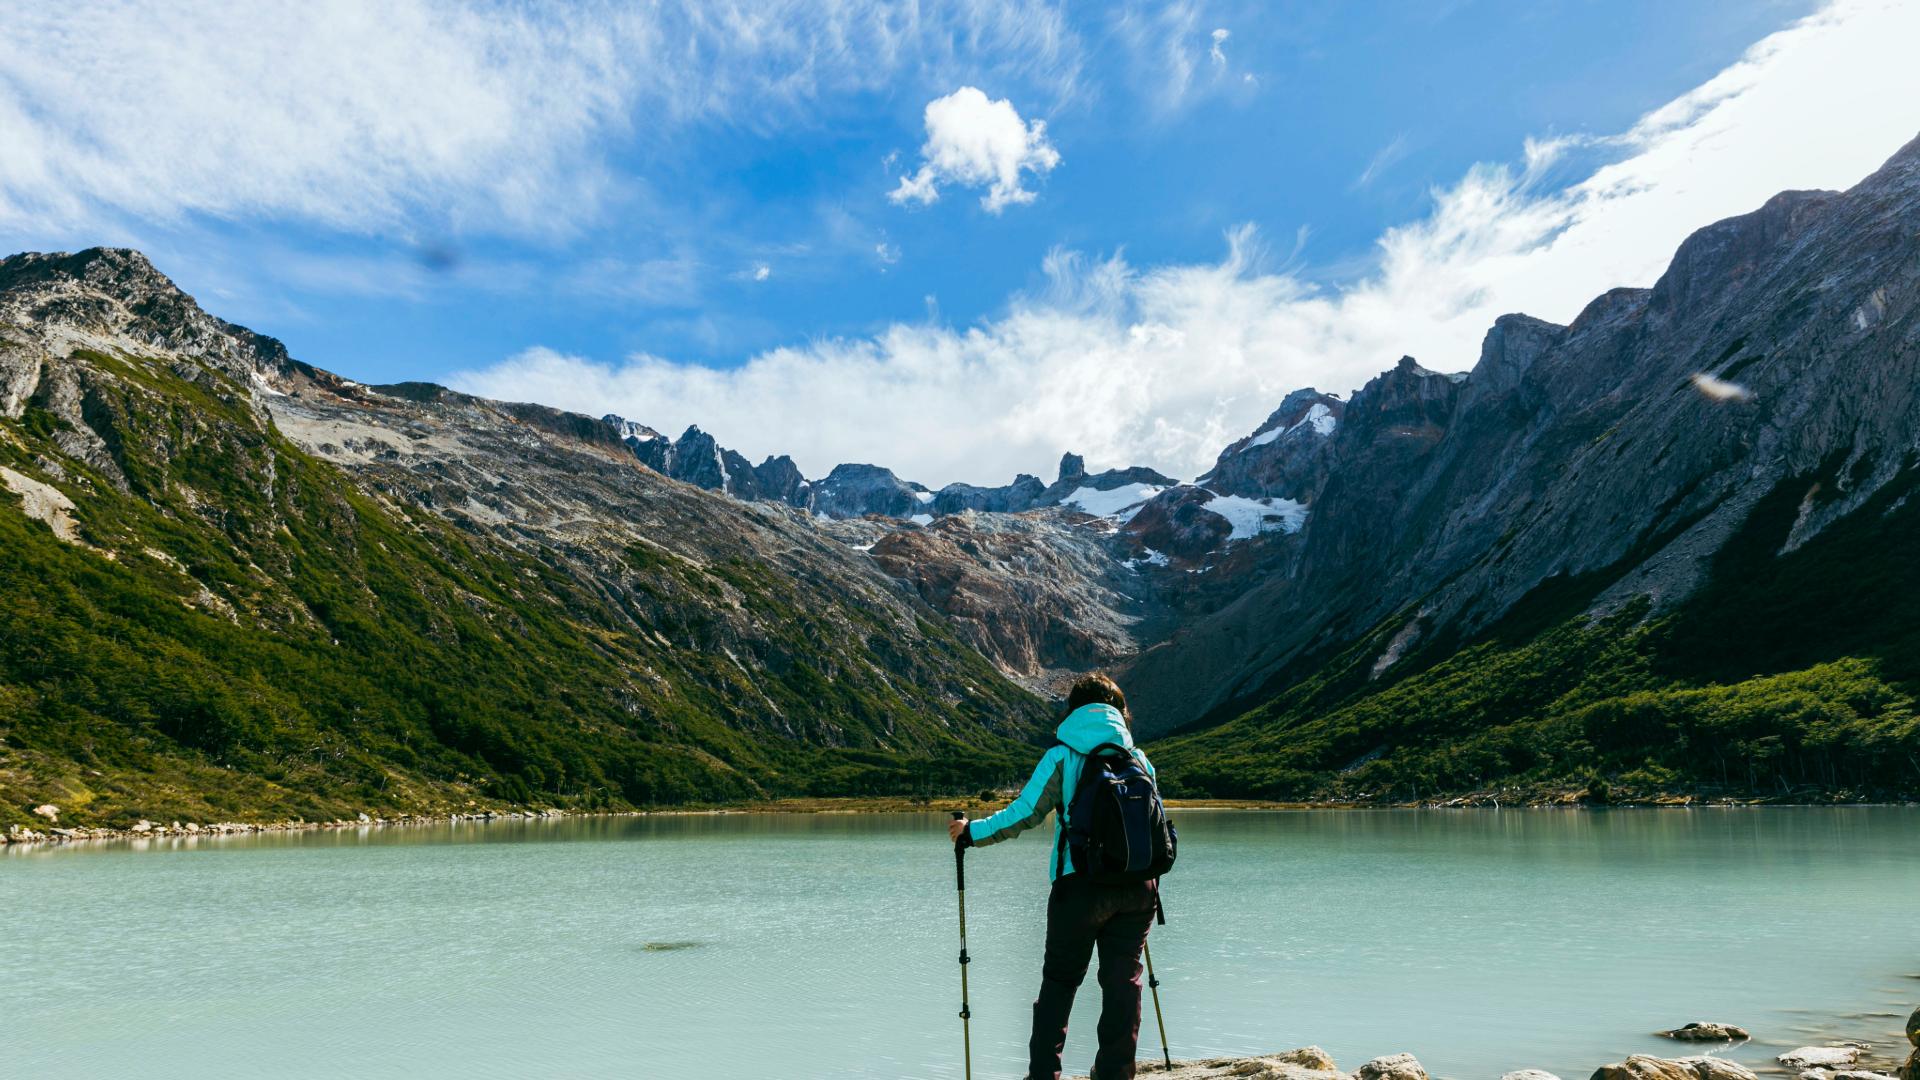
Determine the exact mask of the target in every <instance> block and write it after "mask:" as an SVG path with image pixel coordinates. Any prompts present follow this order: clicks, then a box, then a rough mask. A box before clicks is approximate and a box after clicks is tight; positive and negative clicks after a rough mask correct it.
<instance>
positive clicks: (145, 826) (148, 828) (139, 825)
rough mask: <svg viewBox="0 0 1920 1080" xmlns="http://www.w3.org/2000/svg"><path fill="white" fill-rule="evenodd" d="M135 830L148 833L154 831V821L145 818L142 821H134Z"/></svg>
mask: <svg viewBox="0 0 1920 1080" xmlns="http://www.w3.org/2000/svg"><path fill="white" fill-rule="evenodd" d="M133 831H134V832H138V833H146V832H152V831H153V822H151V821H144V820H142V821H136V822H134V823H133Z"/></svg>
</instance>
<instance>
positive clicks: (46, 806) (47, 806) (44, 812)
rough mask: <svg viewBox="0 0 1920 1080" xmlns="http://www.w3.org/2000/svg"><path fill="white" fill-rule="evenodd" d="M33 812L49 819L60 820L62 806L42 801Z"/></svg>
mask: <svg viewBox="0 0 1920 1080" xmlns="http://www.w3.org/2000/svg"><path fill="white" fill-rule="evenodd" d="M33 812H34V813H35V814H38V815H39V816H41V817H43V818H46V819H47V820H48V821H59V820H60V808H59V807H57V806H55V805H53V804H52V803H41V804H40V805H39V806H36V807H34V808H33Z"/></svg>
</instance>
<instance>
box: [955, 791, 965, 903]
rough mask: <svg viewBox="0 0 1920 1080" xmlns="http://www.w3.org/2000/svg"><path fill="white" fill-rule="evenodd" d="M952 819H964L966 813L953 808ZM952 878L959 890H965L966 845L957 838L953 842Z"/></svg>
mask: <svg viewBox="0 0 1920 1080" xmlns="http://www.w3.org/2000/svg"><path fill="white" fill-rule="evenodd" d="M953 820H955V821H965V820H967V815H966V814H964V813H962V812H961V811H959V810H955V811H954V812H953ZM953 880H954V883H955V885H956V886H957V887H958V888H959V890H960V891H961V892H966V891H967V846H966V844H964V843H962V842H961V840H959V839H956V840H954V842H953Z"/></svg>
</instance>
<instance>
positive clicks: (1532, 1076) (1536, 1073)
mask: <svg viewBox="0 0 1920 1080" xmlns="http://www.w3.org/2000/svg"><path fill="white" fill-rule="evenodd" d="M1500 1080H1560V1078H1559V1077H1557V1076H1555V1075H1553V1074H1552V1073H1550V1072H1548V1071H1546V1070H1545V1069H1515V1070H1513V1071H1512V1072H1510V1073H1506V1074H1504V1075H1502V1076H1501V1077H1500Z"/></svg>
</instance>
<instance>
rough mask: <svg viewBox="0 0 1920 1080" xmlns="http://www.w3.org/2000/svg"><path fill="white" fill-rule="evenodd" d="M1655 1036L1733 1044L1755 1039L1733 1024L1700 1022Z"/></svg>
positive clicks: (1744, 1029)
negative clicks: (1736, 1041) (1735, 1041)
mask: <svg viewBox="0 0 1920 1080" xmlns="http://www.w3.org/2000/svg"><path fill="white" fill-rule="evenodd" d="M1654 1034H1656V1035H1664V1036H1665V1037H1667V1038H1669V1039H1679V1040H1680V1041H1681V1042H1731V1041H1734V1040H1736V1039H1737V1040H1745V1039H1751V1038H1753V1036H1752V1035H1749V1034H1748V1033H1747V1029H1746V1028H1743V1027H1735V1026H1734V1025H1732V1024H1714V1023H1707V1022H1703V1021H1699V1020H1696V1021H1694V1022H1693V1023H1691V1024H1687V1025H1685V1026H1683V1027H1677V1028H1674V1029H1673V1030H1672V1031H1656V1032H1654Z"/></svg>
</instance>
